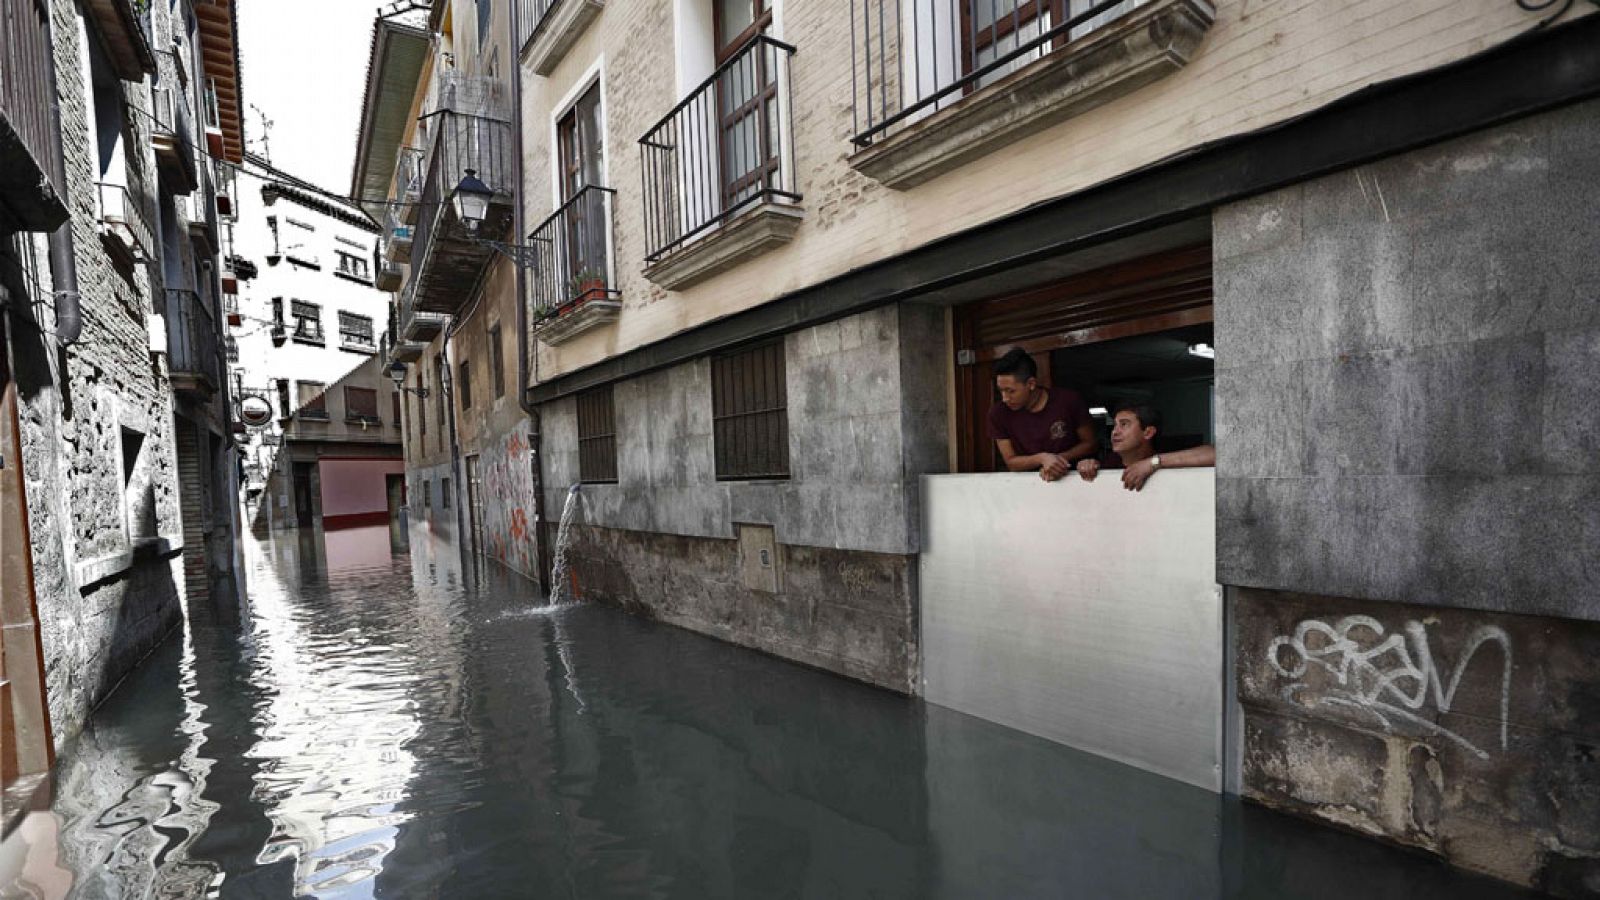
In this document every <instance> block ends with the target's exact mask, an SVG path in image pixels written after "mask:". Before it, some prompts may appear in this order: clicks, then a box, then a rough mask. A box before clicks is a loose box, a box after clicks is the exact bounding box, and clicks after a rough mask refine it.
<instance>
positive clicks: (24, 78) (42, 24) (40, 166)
mask: <svg viewBox="0 0 1600 900" xmlns="http://www.w3.org/2000/svg"><path fill="white" fill-rule="evenodd" d="M49 26H50V10H49V4H48V3H46V2H44V0H0V154H3V155H0V166H4V167H5V168H6V169H8V170H10V171H11V172H13V173H15V174H16V176H17V177H16V178H15V181H13V182H12V183H14V184H33V185H37V186H38V188H37V189H36V190H33V191H29V192H27V195H26V196H22V195H20V192H12V191H10V190H9V189H8V191H7V192H6V195H5V196H3V197H0V223H3V222H4V221H5V220H6V219H11V220H13V221H15V222H16V223H17V224H18V225H20V226H21V227H23V228H27V229H30V230H38V231H50V230H52V229H54V228H56V227H57V226H59V225H60V224H61V223H62V222H63V221H64V220H65V219H66V216H67V208H66V205H65V202H64V201H63V199H62V185H61V184H59V183H58V179H57V175H56V162H55V161H56V157H57V156H58V155H59V152H60V151H59V143H58V142H59V136H58V135H57V133H56V130H55V127H54V126H53V124H52V119H51V115H50V108H51V105H52V104H53V103H54V102H55V97H54V96H53V92H52V91H51V89H50V85H51V84H52V79H51V69H52V67H53V66H54V62H53V60H52V57H51V54H50V27H49ZM24 173H27V176H31V177H25V176H24ZM13 193H17V194H19V195H16V196H13ZM8 230H9V229H8Z"/></svg>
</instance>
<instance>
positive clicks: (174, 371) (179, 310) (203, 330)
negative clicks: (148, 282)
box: [166, 288, 222, 397]
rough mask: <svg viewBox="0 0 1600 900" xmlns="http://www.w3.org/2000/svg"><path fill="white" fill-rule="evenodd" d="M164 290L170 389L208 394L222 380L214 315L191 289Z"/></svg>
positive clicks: (209, 394) (201, 395) (219, 384)
mask: <svg viewBox="0 0 1600 900" xmlns="http://www.w3.org/2000/svg"><path fill="white" fill-rule="evenodd" d="M166 293H167V369H168V372H169V374H170V376H171V378H172V389H173V390H175V391H178V392H179V393H186V394H191V395H195V396H199V397H210V396H211V395H212V394H214V393H216V391H217V388H218V387H220V386H221V384H222V356H221V354H220V352H219V349H218V341H217V320H216V317H215V316H214V315H213V314H212V311H211V309H210V307H209V306H207V304H206V302H205V300H204V298H202V297H201V296H200V295H199V294H197V293H195V292H194V291H191V290H184V289H179V288H168V289H167V292H166Z"/></svg>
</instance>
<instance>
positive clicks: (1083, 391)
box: [1050, 322, 1216, 453]
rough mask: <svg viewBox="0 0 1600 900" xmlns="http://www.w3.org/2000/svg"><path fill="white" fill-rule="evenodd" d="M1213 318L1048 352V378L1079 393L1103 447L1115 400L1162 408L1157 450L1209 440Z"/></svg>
mask: <svg viewBox="0 0 1600 900" xmlns="http://www.w3.org/2000/svg"><path fill="white" fill-rule="evenodd" d="M1212 331H1213V326H1212V325H1211V323H1209V322H1207V323H1204V324H1200V325H1189V326H1186V327H1183V328H1174V329H1171V330H1168V331H1158V332H1154V333H1152V334H1141V335H1136V336H1134V337H1126V338H1118V339H1116V340H1110V341H1101V342H1098V343H1093V344H1081V345H1079V346H1076V347H1063V348H1061V349H1059V350H1053V351H1051V353H1050V371H1051V373H1052V374H1051V377H1052V379H1053V381H1054V384H1055V385H1056V386H1058V387H1067V388H1071V389H1073V390H1075V391H1077V392H1078V394H1079V395H1080V396H1082V397H1083V400H1084V403H1085V404H1087V405H1088V407H1089V412H1090V416H1091V417H1092V418H1093V419H1094V420H1095V422H1096V423H1097V429H1098V431H1099V436H1100V446H1101V447H1102V448H1105V447H1109V446H1110V445H1111V417H1112V416H1113V415H1115V413H1116V411H1117V407H1118V405H1144V406H1150V407H1153V408H1155V409H1156V410H1157V411H1158V412H1159V413H1160V414H1161V422H1162V428H1161V431H1160V432H1159V433H1158V434H1157V435H1156V439H1155V442H1154V443H1155V449H1156V452H1157V453H1171V452H1173V451H1176V450H1187V449H1189V448H1190V447H1198V446H1200V445H1201V444H1214V443H1216V442H1215V440H1214V439H1213V422H1214V419H1213V405H1214V403H1213V398H1214V396H1215V389H1214V388H1215V378H1214V376H1213V374H1212V369H1213V366H1214V364H1213V361H1212V356H1213V352H1214V351H1213V349H1212V348H1213V346H1214V344H1213V342H1212Z"/></svg>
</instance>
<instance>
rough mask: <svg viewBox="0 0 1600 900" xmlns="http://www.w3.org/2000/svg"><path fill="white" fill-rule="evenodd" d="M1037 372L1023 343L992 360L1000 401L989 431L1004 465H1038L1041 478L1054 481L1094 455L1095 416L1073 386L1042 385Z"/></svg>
mask: <svg viewBox="0 0 1600 900" xmlns="http://www.w3.org/2000/svg"><path fill="white" fill-rule="evenodd" d="M1038 374H1039V367H1038V366H1036V365H1034V362H1033V358H1032V357H1030V356H1029V355H1028V354H1027V352H1026V351H1024V350H1023V349H1022V348H1021V347H1013V348H1011V350H1010V351H1009V352H1007V353H1006V355H1004V356H1002V357H1000V358H999V359H997V360H995V364H994V383H995V386H996V387H998V388H999V389H1000V402H999V403H996V404H995V405H994V407H993V408H991V409H990V410H989V436H990V437H991V438H993V439H994V443H995V446H996V448H998V449H999V451H1000V456H1001V457H1002V458H1004V459H1005V461H1006V468H1007V469H1010V470H1011V471H1013V472H1032V471H1035V470H1037V471H1038V473H1039V477H1040V478H1043V479H1044V480H1045V481H1055V480H1056V479H1058V478H1061V477H1062V476H1064V475H1066V474H1067V473H1068V472H1070V471H1072V464H1073V463H1074V462H1076V461H1077V460H1079V459H1083V458H1085V457H1089V456H1093V455H1094V450H1095V436H1094V422H1093V420H1091V419H1090V418H1089V410H1088V408H1087V407H1085V406H1084V405H1083V398H1082V397H1079V396H1078V394H1077V392H1076V391H1070V390H1068V389H1066V388H1059V387H1058V388H1045V387H1040V386H1039V381H1038V377H1037V376H1038Z"/></svg>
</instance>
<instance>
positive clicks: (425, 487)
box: [422, 478, 433, 509]
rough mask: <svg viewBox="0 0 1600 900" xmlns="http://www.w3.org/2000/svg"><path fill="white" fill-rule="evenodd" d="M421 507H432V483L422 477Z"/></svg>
mask: <svg viewBox="0 0 1600 900" xmlns="http://www.w3.org/2000/svg"><path fill="white" fill-rule="evenodd" d="M422 508H423V509H432V508H433V485H432V484H429V483H428V479H426V478H424V479H422Z"/></svg>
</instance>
